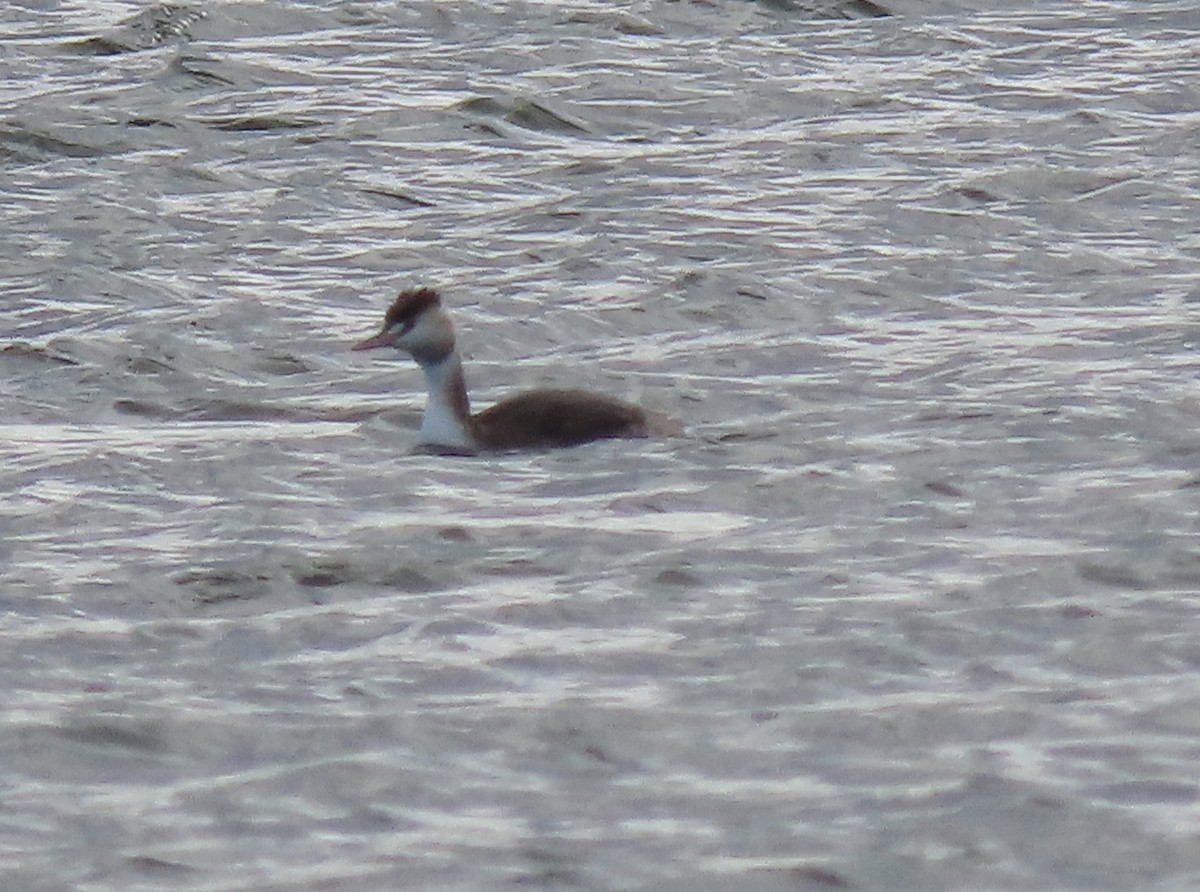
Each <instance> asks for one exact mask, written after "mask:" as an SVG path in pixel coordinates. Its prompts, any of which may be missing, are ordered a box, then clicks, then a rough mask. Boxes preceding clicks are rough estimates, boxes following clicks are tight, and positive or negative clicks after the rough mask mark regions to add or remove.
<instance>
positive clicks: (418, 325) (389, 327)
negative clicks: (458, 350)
mask: <svg viewBox="0 0 1200 892" xmlns="http://www.w3.org/2000/svg"><path fill="white" fill-rule="evenodd" d="M376 347H395V348H396V349H397V350H404V351H406V352H408V353H410V354H411V355H412V357H413V359H415V360H416V361H417V362H419V363H420V364H421V365H431V364H434V363H438V362H440V361H441V360H443V359H445V358H446V357H447V356H449V355H450V354H451V353H453V352H454V325H453V323H451V322H450V317H449V316H448V315H447V314H446V311H445V310H443V309H442V300H441V298H440V297H439V296H438V293H437V292H436V291H434V290H433V289H432V288H409V289H407V290H405V291H401V292H400V296H399V297H397V298H396V299H395V300H394V301H393V302H392V305H391V306H390V307H388V311H387V314H386V315H385V316H384V317H383V328H382V329H381V330H380V332H379V334H377V335H374V336H372V337H369V338H367V339H366V340H365V341H359V342H358V343H357V344H355V345H354V346H353V347H352V348H351V349H353V350H373V349H375V348H376Z"/></svg>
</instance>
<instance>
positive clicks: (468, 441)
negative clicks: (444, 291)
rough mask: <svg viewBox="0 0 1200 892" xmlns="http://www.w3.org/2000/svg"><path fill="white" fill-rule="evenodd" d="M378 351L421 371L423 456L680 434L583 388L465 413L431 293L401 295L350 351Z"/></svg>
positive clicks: (453, 354)
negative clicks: (400, 355)
mask: <svg viewBox="0 0 1200 892" xmlns="http://www.w3.org/2000/svg"><path fill="white" fill-rule="evenodd" d="M378 347H394V348H396V349H397V350H403V351H405V352H407V353H408V354H409V355H410V356H412V358H413V359H414V360H416V362H417V365H419V366H420V367H421V371H423V372H424V373H425V384H426V387H427V389H428V391H429V396H428V400H427V401H426V403H425V414H424V416H423V417H422V419H421V433H420V437H421V445H422V446H424V447H426V448H428V449H429V450H430V451H434V452H442V453H450V454H472V453H475V452H479V451H484V450H488V451H492V450H516V449H546V448H553V447H560V446H578V445H580V444H581V443H588V442H591V441H593V440H602V439H608V438H615V437H647V436H650V435H651V434H661V435H670V434H674V433H678V432H679V431H678V425H677V423H675V422H673V421H672V420H671V419H668V418H666V417H665V416H661V415H658V414H657V413H652V412H647V411H646V410H645V409H642V408H641V407H640V406H635V405H632V404H630V403H624V402H621V401H620V400H616V399H613V398H612V397H608V396H604V395H603V394H599V393H593V392H591V391H587V390H562V389H547V390H531V391H528V392H526V393H521V394H518V395H517V396H513V397H509V398H508V399H505V400H502V401H500V402H498V403H496V405H494V406H492V407H491V408H490V409H486V410H485V411H483V412H479V413H477V414H474V415H472V414H471V403H470V400H469V399H468V397H467V385H466V380H465V379H464V377H463V369H462V356H461V355H460V354H459V352H458V346H457V343H456V340H455V336H454V323H452V322H451V321H450V316H449V314H448V313H447V312H446V310H445V308H444V307H443V306H442V300H441V297H440V296H439V294H438V292H437V291H435V290H434V289H433V288H410V289H408V290H405V291H402V292H400V296H399V297H397V298H396V299H395V301H393V302H392V305H391V306H390V307H389V308H388V311H387V313H386V314H385V315H384V318H383V328H382V329H381V330H380V332H379V333H378V334H376V335H373V336H371V337H369V338H367V339H366V340H363V341H359V342H358V343H357V344H355V345H354V346H353V347H352V348H351V349H353V350H373V349H376V348H378Z"/></svg>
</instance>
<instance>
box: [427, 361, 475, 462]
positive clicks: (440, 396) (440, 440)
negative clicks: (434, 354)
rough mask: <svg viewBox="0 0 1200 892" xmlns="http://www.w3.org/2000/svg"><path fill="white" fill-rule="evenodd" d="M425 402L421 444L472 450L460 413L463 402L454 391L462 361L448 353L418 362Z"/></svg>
mask: <svg viewBox="0 0 1200 892" xmlns="http://www.w3.org/2000/svg"><path fill="white" fill-rule="evenodd" d="M421 371H423V372H424V373H425V386H426V387H427V388H428V389H429V400H428V402H426V403H425V415H424V417H423V418H422V419H421V442H422V443H423V444H425V445H427V446H447V447H450V448H452V449H464V450H474V449H475V448H476V443H475V438H474V437H472V436H471V430H470V428H469V427H468V424H467V417H466V416H465V415H464V414H463V413H464V411H465V410H467V406H466V405H465V403H466V400H465V399H464V400H461V401H460V399H459V398H458V396H457V392H458V391H459V390H460V389H461V388H462V386H463V385H462V359H461V358H460V357H459V355H458V351H457V350H452V351H450V353H448V354H447V355H446V356H445V357H444V358H442V359H440V360H438V361H437V362H431V363H421Z"/></svg>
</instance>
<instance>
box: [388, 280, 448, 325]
mask: <svg viewBox="0 0 1200 892" xmlns="http://www.w3.org/2000/svg"><path fill="white" fill-rule="evenodd" d="M441 303H442V299H441V298H440V297H438V293H437V292H436V291H435V290H433V289H432V288H406V289H405V290H404V291H401V292H400V296H399V297H397V298H396V299H395V300H394V301H392V305H391V306H390V307H388V311H387V315H385V316H384V317H383V327H384V329H385V330H386V329H389V328H392V327H393V326H395V325H400V326H401V327H403V328H411V327H412V324H413V323H414V322H415V321H416V319H417V317H418V316H420V315H421V314H422V313H424V312H425V311H426V310H427V309H429V308H430V307H437V306H441Z"/></svg>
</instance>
